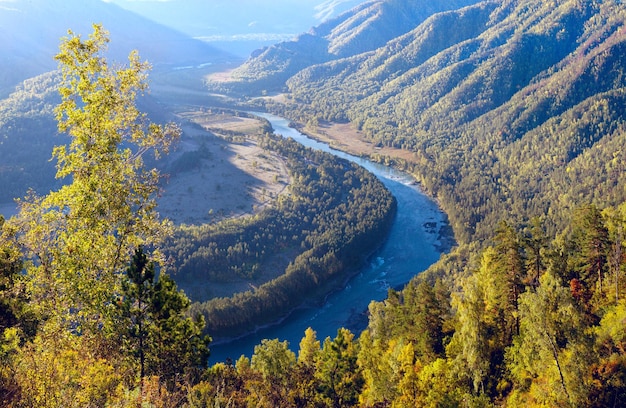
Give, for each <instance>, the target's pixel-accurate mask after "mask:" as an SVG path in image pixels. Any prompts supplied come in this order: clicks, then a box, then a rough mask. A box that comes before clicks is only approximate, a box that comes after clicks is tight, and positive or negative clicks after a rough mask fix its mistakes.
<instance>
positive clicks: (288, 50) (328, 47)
mask: <svg viewBox="0 0 626 408" xmlns="http://www.w3.org/2000/svg"><path fill="white" fill-rule="evenodd" d="M476 2H477V0H452V1H449V0H445V1H444V0H436V1H423V0H414V1H398V0H373V1H368V2H366V3H363V4H361V5H359V6H357V7H355V8H353V9H351V10H349V11H347V12H345V13H343V14H341V15H340V16H338V17H336V18H333V19H330V20H328V21H326V22H324V23H322V24H320V25H319V26H317V27H314V28H313V29H311V30H310V32H308V33H304V34H301V35H299V36H298V37H297V38H295V39H294V40H292V41H284V42H280V43H278V44H275V45H272V46H270V47H265V48H263V49H261V50H257V51H256V52H255V53H253V54H252V56H251V57H250V58H249V59H248V61H246V62H245V63H244V64H243V65H241V66H240V67H239V68H237V69H236V70H235V71H234V72H233V73H232V77H233V80H235V82H236V84H230V85H231V86H233V87H232V88H230V90H231V91H232V90H236V91H237V92H240V93H245V94H250V93H254V92H258V91H260V90H267V91H274V90H280V89H282V88H283V86H284V82H285V81H286V80H287V79H288V78H289V77H291V76H292V75H294V74H296V73H297V72H298V71H300V70H302V69H304V68H306V67H308V66H311V65H315V64H321V63H324V62H328V61H334V60H337V59H339V58H345V57H349V56H353V55H357V54H360V53H364V52H368V51H373V50H375V49H377V48H378V47H381V46H383V45H384V44H385V43H387V41H389V40H392V39H393V38H396V37H397V36H399V35H402V34H404V33H406V32H407V31H410V30H411V29H412V28H414V27H415V26H417V25H418V24H419V23H421V22H422V21H424V20H425V19H426V18H428V17H429V16H431V15H433V14H434V13H437V12H441V11H444V10H452V9H455V8H458V7H461V6H464V5H468V4H473V3H476ZM219 85H220V84H213V86H214V87H218V88H219Z"/></svg>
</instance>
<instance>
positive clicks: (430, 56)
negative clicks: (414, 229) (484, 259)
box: [274, 1, 626, 242]
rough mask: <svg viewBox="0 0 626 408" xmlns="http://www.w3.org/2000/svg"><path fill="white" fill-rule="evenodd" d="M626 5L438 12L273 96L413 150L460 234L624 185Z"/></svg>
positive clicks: (516, 5)
mask: <svg viewBox="0 0 626 408" xmlns="http://www.w3.org/2000/svg"><path fill="white" fill-rule="evenodd" d="M625 22H626V11H625V8H624V6H623V5H622V4H621V3H619V2H615V1H605V2H600V3H589V2H580V1H560V2H558V3H557V7H554V6H553V5H546V4H544V3H543V2H540V1H524V2H521V1H504V2H501V1H497V2H496V1H487V2H482V3H479V4H477V5H475V6H472V7H468V8H464V9H460V10H456V11H449V12H445V13H440V14H436V15H433V16H432V17H430V18H429V19H427V20H426V21H424V23H422V24H421V25H419V26H417V27H416V28H415V29H414V30H412V31H410V32H408V33H407V34H405V35H403V36H400V37H398V38H396V39H394V40H392V41H390V42H389V43H387V44H386V45H385V46H384V47H381V48H378V49H377V50H375V51H373V52H371V53H366V54H360V55H358V56H354V57H350V58H344V59H339V60H336V61H331V62H328V63H325V64H319V65H314V66H311V67H308V68H306V69H303V70H301V71H300V72H298V73H297V74H296V75H294V76H293V77H292V78H291V79H289V81H288V82H287V86H288V88H289V90H290V93H291V96H292V98H291V99H289V100H288V101H290V102H289V104H288V105H287V106H279V105H278V106H275V107H274V109H277V110H279V111H282V112H283V113H284V114H288V115H290V116H291V118H292V119H296V120H300V121H302V122H303V123H306V122H307V121H310V120H311V119H312V118H314V119H315V120H316V121H318V122H319V121H324V120H326V121H334V122H350V123H351V124H352V126H353V127H354V128H355V129H357V130H359V131H360V132H361V135H362V137H363V138H364V139H365V140H367V141H369V142H371V143H373V144H376V145H378V146H393V147H397V148H401V149H404V150H407V151H409V152H411V153H412V155H413V157H412V158H411V159H410V160H408V161H407V162H406V163H402V165H404V166H406V167H407V169H409V171H413V172H414V173H415V174H416V176H417V177H418V179H419V180H420V181H421V182H422V184H423V185H424V187H425V188H426V189H427V190H428V191H430V192H431V193H432V194H433V195H435V196H436V197H437V198H438V199H439V200H440V202H441V203H442V205H443V207H444V209H445V210H446V212H448V214H449V215H450V218H451V221H452V222H453V224H454V227H455V231H456V233H457V236H458V238H459V239H461V241H463V242H468V241H469V240H471V239H472V238H479V239H485V238H487V237H488V236H489V234H490V232H491V231H492V230H493V227H494V225H495V224H496V223H497V221H498V220H499V219H501V218H503V217H507V218H510V219H513V220H516V221H517V222H523V221H524V220H528V219H529V218H530V217H532V216H535V215H549V216H550V218H551V219H553V221H554V222H556V223H557V224H558V223H560V222H561V221H562V219H563V217H564V214H565V213H566V211H567V209H570V208H573V207H575V206H577V205H581V204H584V203H586V202H590V201H591V202H594V203H596V204H597V205H599V206H606V205H615V204H618V203H620V202H621V201H622V200H623V199H624V198H625V197H624V194H625V193H624V183H625V181H624V179H623V178H621V177H619V174H620V173H621V171H622V167H621V166H622V165H621V163H622V161H623V159H624V152H623V151H622V148H621V147H620V146H622V145H623V144H624V138H625V134H624V128H623V124H624V120H625V119H626V118H625V117H624V111H623V109H621V106H623V103H624V101H623V98H624V90H625V88H624V85H625V82H624V81H625V80H624V66H625V62H626V61H625V60H624V55H625V53H624V46H625V45H626V44H625V40H626V32H625V31H624V24H625Z"/></svg>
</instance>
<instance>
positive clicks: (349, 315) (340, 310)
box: [210, 113, 450, 362]
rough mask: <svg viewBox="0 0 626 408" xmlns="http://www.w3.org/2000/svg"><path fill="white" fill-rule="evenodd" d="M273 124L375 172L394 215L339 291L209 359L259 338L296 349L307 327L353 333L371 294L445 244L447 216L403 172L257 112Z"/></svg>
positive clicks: (413, 270)
mask: <svg viewBox="0 0 626 408" xmlns="http://www.w3.org/2000/svg"><path fill="white" fill-rule="evenodd" d="M257 115H259V116H261V117H263V118H265V119H267V120H269V121H270V123H271V124H272V127H273V128H274V131H275V133H277V134H280V135H283V136H284V137H290V138H293V139H294V140H296V141H298V142H300V143H302V144H303V145H305V146H308V147H311V148H314V149H319V150H323V151H326V152H330V153H332V154H334V155H336V156H339V157H342V158H345V159H348V160H350V161H353V162H356V163H358V164H359V165H361V166H363V167H365V168H366V169H367V170H368V171H370V172H372V173H373V174H375V175H376V176H377V177H378V178H379V179H380V180H382V181H383V183H384V184H385V186H387V188H388V189H389V190H390V191H391V193H392V194H393V195H394V196H395V197H396V200H397V203H398V209H397V215H396V219H395V221H394V225H393V227H392V228H391V231H390V233H389V236H388V238H387V240H386V241H385V244H384V245H383V246H382V247H381V248H380V250H379V251H377V253H376V254H375V255H374V256H373V258H372V259H371V262H370V264H369V265H367V266H366V267H364V268H362V270H361V271H359V272H358V274H357V275H355V276H354V277H353V278H352V279H350V280H349V281H348V283H347V285H346V286H345V288H344V289H343V290H341V291H338V292H335V293H333V294H331V295H330V296H329V297H328V298H327V299H326V302H325V304H324V305H322V306H320V307H318V308H306V309H298V310H295V311H294V312H293V313H291V314H290V315H289V317H287V318H286V319H284V320H283V321H282V322H280V323H279V324H276V325H273V326H269V327H266V328H263V329H261V330H259V331H257V332H255V333H253V334H250V335H247V336H245V337H242V338H240V339H237V340H233V341H231V342H228V343H226V344H219V345H213V346H212V347H211V358H210V361H211V362H218V361H225V360H226V359H227V358H230V359H232V360H236V359H238V358H239V357H240V356H241V355H242V354H243V355H247V356H250V355H252V352H253V350H254V346H255V345H257V344H260V342H261V340H262V339H274V338H278V339H279V340H281V341H282V340H287V341H288V342H289V345H290V348H291V349H292V350H294V351H295V350H297V348H298V344H299V342H300V340H301V339H302V337H303V336H304V331H305V330H306V328H307V327H311V328H313V330H315V331H316V332H317V337H318V338H319V339H322V340H323V339H324V338H326V337H328V336H330V337H331V338H333V337H335V335H336V334H337V330H338V329H339V328H340V327H347V328H349V329H351V330H353V331H355V332H357V333H356V334H358V332H360V331H361V330H363V329H364V328H365V325H366V324H367V319H366V316H365V311H366V310H367V307H368V305H369V303H370V302H371V301H373V300H376V301H380V300H383V299H385V298H386V296H387V290H388V289H389V288H399V287H402V286H404V285H405V284H406V283H407V282H409V281H410V280H411V278H413V277H414V276H415V275H416V274H418V273H419V272H421V271H423V270H425V269H426V268H428V267H429V266H430V265H431V264H432V263H434V262H435V261H437V260H438V259H439V257H440V255H441V253H442V252H443V251H446V250H447V248H448V247H449V244H450V243H449V242H447V241H449V240H450V237H448V236H445V234H442V231H446V230H448V229H449V228H448V225H447V217H446V216H445V214H444V213H443V212H442V211H441V210H440V209H439V207H438V206H437V204H436V203H435V202H434V201H433V200H432V199H431V198H429V197H428V196H426V195H425V194H424V193H423V192H422V191H420V189H419V187H418V186H417V185H416V183H415V180H414V179H413V178H412V177H411V176H409V175H408V174H405V173H402V172H400V171H397V170H395V169H393V168H390V167H387V166H383V165H380V164H376V163H373V162H371V161H369V160H367V159H364V158H361V157H356V156H352V155H349V154H347V153H344V152H341V151H338V150H334V149H332V148H330V147H329V146H328V145H327V144H325V143H321V142H318V141H316V140H313V139H311V138H309V137H307V136H305V135H303V134H302V133H300V132H299V131H297V130H295V129H293V128H290V127H289V121H288V120H286V119H284V118H281V117H279V116H275V115H271V114H266V113H258V114H257Z"/></svg>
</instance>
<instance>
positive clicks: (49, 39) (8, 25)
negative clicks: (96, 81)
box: [0, 0, 234, 96]
mask: <svg viewBox="0 0 626 408" xmlns="http://www.w3.org/2000/svg"><path fill="white" fill-rule="evenodd" d="M93 23H101V24H103V25H104V27H106V28H107V30H109V31H110V35H111V46H110V53H111V54H110V55H111V58H112V59H113V60H118V61H121V62H124V61H125V60H126V57H127V56H128V53H129V52H130V51H131V50H133V49H139V50H141V55H142V57H143V58H144V59H147V60H148V61H150V63H151V64H153V65H154V66H158V65H162V64H173V65H174V66H176V65H180V66H185V65H190V64H202V63H206V62H217V61H222V60H224V59H230V60H233V59H234V58H233V57H232V56H229V55H228V54H227V53H226V52H224V51H219V50H217V49H215V48H213V47H211V46H209V45H208V44H206V43H203V42H201V41H198V40H193V39H191V38H189V37H188V36H186V35H183V34H181V33H180V32H177V31H175V30H173V29H171V28H167V27H165V26H162V25H159V24H157V23H154V22H152V21H150V20H148V19H146V18H144V17H141V16H139V15H137V14H134V13H132V12H130V11H127V10H124V9H122V8H120V7H118V6H116V5H114V4H111V3H108V2H103V1H101V0H63V1H61V0H31V1H26V0H14V1H6V0H5V1H0V55H2V56H3V58H2V59H0V96H6V95H7V94H8V93H9V92H10V91H11V88H12V87H13V86H15V85H17V84H18V83H20V82H21V81H23V80H25V79H27V78H30V77H34V76H36V75H39V74H42V73H44V72H47V71H50V70H53V69H56V67H57V63H56V61H54V59H53V56H54V55H55V54H56V53H57V52H58V45H59V41H60V39H61V38H62V37H65V36H67V30H68V29H71V30H73V31H74V32H76V33H80V34H83V35H86V34H88V33H89V32H91V25H92V24H93Z"/></svg>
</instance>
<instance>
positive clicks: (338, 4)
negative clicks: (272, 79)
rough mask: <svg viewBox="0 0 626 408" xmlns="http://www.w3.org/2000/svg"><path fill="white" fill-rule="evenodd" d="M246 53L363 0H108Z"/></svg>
mask: <svg viewBox="0 0 626 408" xmlns="http://www.w3.org/2000/svg"><path fill="white" fill-rule="evenodd" d="M109 1H111V2H112V3H115V4H117V5H119V6H121V7H123V8H125V9H128V10H131V11H133V12H135V13H137V14H140V15H142V16H145V17H147V18H149V19H151V20H154V21H156V22H159V23H161V24H163V25H167V26H169V27H173V28H175V29H177V30H179V31H181V32H184V33H185V34H188V35H190V36H192V37H195V38H201V39H202V40H204V41H207V42H209V43H210V44H212V45H215V46H216V47H222V48H224V49H227V50H229V51H230V52H234V53H237V54H238V55H240V56H242V57H243V58H246V57H248V56H249V55H250V53H251V52H252V51H253V50H255V49H257V48H261V47H264V46H269V45H271V44H274V43H276V42H279V41H284V40H290V39H292V38H293V37H295V36H296V35H297V34H298V33H301V32H303V31H306V30H308V29H310V28H311V27H313V26H315V25H318V24H320V23H322V22H324V21H326V20H328V19H330V18H333V17H336V16H337V15H339V14H341V13H342V12H344V11H346V10H349V9H350V8H352V7H354V6H356V5H358V4H360V3H363V2H364V1H366V0H298V1H294V0H272V1H258V0H236V1H233V0H211V1H206V0H169V1H161V0H144V1H133V0H109Z"/></svg>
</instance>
